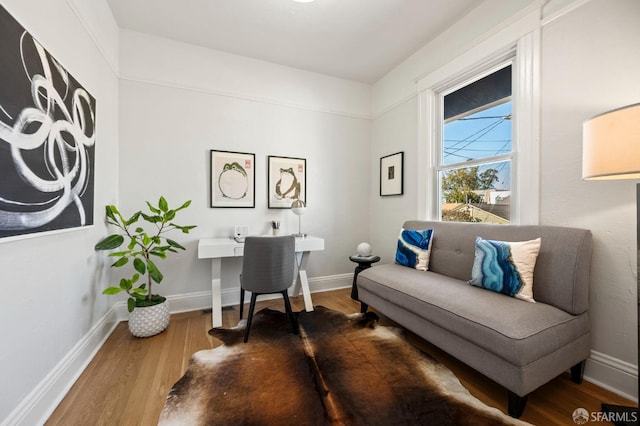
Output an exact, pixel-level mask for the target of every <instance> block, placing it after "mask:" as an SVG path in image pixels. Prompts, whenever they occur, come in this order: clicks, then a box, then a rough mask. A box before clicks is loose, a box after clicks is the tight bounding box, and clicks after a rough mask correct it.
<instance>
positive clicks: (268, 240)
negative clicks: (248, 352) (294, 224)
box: [240, 236, 298, 343]
mask: <svg viewBox="0 0 640 426" xmlns="http://www.w3.org/2000/svg"><path fill="white" fill-rule="evenodd" d="M243 257H244V260H243V262H242V274H241V275H240V319H242V313H243V310H244V293H245V291H250V292H251V303H250V305H249V317H248V318H247V326H246V328H245V332H244V342H245V343H246V342H247V340H248V339H249V331H250V330H251V320H252V319H253V311H254V309H255V305H256V298H257V296H259V295H261V294H273V293H280V294H282V297H284V307H285V309H286V311H287V315H288V316H289V320H290V321H291V326H292V327H293V332H294V333H295V334H297V333H298V324H297V322H296V318H295V316H294V315H293V312H292V311H291V303H290V302H289V295H288V293H287V289H288V288H289V287H290V286H291V284H292V282H293V274H294V268H295V238H294V237H293V236H285V237H247V238H246V239H245V242H244V256H243Z"/></svg>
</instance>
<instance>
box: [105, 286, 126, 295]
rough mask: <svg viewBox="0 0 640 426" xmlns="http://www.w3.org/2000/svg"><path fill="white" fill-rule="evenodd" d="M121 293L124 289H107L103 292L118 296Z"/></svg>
mask: <svg viewBox="0 0 640 426" xmlns="http://www.w3.org/2000/svg"><path fill="white" fill-rule="evenodd" d="M121 291H122V289H121V288H118V287H107V288H105V289H104V290H103V291H102V294H118V293H120V292H121Z"/></svg>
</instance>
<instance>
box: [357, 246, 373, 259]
mask: <svg viewBox="0 0 640 426" xmlns="http://www.w3.org/2000/svg"><path fill="white" fill-rule="evenodd" d="M356 251H357V252H358V256H370V255H371V244H369V243H360V244H358V248H357V249H356Z"/></svg>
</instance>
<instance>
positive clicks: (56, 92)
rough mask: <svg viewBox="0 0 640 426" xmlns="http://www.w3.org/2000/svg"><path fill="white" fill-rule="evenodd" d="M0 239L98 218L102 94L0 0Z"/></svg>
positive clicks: (87, 222) (87, 223) (89, 221)
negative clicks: (87, 84) (96, 197)
mask: <svg viewBox="0 0 640 426" xmlns="http://www.w3.org/2000/svg"><path fill="white" fill-rule="evenodd" d="M0 64H1V65H0V238H6V237H11V236H16V235H25V234H32V233H36V232H44V231H52V230H59V229H67V228H77V227H82V226H88V225H92V224H93V208H94V206H93V203H94V162H95V128H96V124H95V123H96V116H95V112H96V101H95V99H94V98H93V97H92V96H91V95H90V94H89V93H88V92H87V91H86V90H85V89H84V88H83V87H82V86H81V85H80V84H79V83H78V82H77V81H76V80H75V79H74V78H73V77H72V76H71V75H70V74H69V73H68V72H67V70H66V69H65V68H64V67H63V66H62V65H61V64H60V63H59V62H58V61H57V60H56V59H55V58H54V57H53V56H51V55H50V54H49V53H48V52H47V51H46V50H45V49H44V48H43V47H42V45H41V44H40V43H39V42H38V41H37V40H36V39H35V38H33V37H32V36H31V34H29V32H27V31H26V30H25V29H24V28H23V27H22V26H21V25H20V24H19V23H18V22H17V21H16V20H15V19H14V18H13V17H12V16H11V15H10V14H9V12H7V10H6V9H4V8H3V7H2V6H0Z"/></svg>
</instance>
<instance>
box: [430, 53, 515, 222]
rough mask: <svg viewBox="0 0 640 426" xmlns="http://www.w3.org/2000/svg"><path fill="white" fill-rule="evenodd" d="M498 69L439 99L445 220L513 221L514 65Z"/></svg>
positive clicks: (439, 168) (438, 167) (441, 210)
mask: <svg viewBox="0 0 640 426" xmlns="http://www.w3.org/2000/svg"><path fill="white" fill-rule="evenodd" d="M498 68H499V69H497V70H492V71H490V73H489V74H488V75H485V76H480V77H476V78H474V79H471V81H466V82H464V83H463V84H462V87H459V88H455V89H447V90H445V91H442V92H440V93H439V94H438V97H437V99H438V102H439V106H440V108H439V111H440V114H439V118H440V120H439V124H440V126H439V127H440V130H441V131H440V132H439V135H440V137H439V141H438V142H439V144H438V145H439V146H438V150H437V151H438V153H439V155H438V161H437V164H436V170H437V174H438V175H437V181H438V182H439V185H438V186H439V188H438V190H439V192H438V196H439V200H440V203H439V204H440V206H439V214H440V218H441V220H443V221H456V222H490V223H509V222H510V218H511V212H510V204H511V169H512V168H511V162H512V156H513V150H512V143H511V141H512V127H511V122H512V119H513V114H512V110H513V108H512V101H511V96H512V87H511V81H512V65H511V63H508V64H503V65H501V66H499V67H498Z"/></svg>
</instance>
